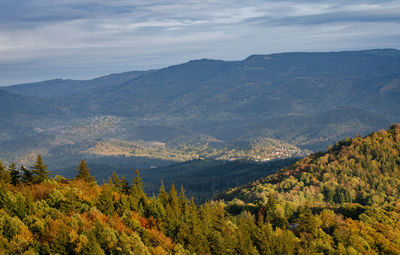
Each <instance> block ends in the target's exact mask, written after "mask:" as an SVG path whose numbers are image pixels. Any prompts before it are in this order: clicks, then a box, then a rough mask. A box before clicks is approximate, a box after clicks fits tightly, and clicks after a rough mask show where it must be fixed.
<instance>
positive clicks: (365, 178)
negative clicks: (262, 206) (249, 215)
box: [221, 124, 400, 206]
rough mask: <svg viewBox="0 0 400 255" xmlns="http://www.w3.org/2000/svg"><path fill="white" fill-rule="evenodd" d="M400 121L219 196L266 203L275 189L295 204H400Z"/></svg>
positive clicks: (286, 199) (343, 142) (337, 144)
mask: <svg viewBox="0 0 400 255" xmlns="http://www.w3.org/2000/svg"><path fill="white" fill-rule="evenodd" d="M399 151H400V124H395V125H392V126H391V127H390V129H389V130H380V131H377V132H373V133H372V134H370V135H368V136H366V137H360V136H357V137H355V138H347V139H344V140H342V141H340V142H338V143H336V144H335V145H334V146H333V147H330V148H329V149H328V150H327V151H326V152H319V153H315V154H312V155H310V156H308V157H306V158H304V159H301V160H299V161H298V162H296V163H295V164H293V165H292V166H290V167H288V168H285V169H282V170H280V171H279V172H277V173H275V174H272V175H269V176H267V177H265V178H262V179H259V180H257V181H255V182H252V183H249V184H247V185H244V186H241V187H237V188H234V189H231V190H229V191H227V192H226V193H224V194H222V195H221V198H223V199H225V200H227V201H231V200H233V199H239V200H242V201H245V202H247V203H249V202H251V203H256V202H261V203H263V202H266V201H267V200H268V195H269V194H273V195H274V196H275V197H277V198H278V200H281V201H285V202H287V203H291V204H294V205H297V206H298V205H301V204H304V203H310V204H313V206H326V205H327V204H328V205H335V204H336V205H339V204H343V203H357V204H360V205H379V206H388V205H397V206H398V205H399V203H400V196H399V194H400V190H399V187H400V186H399V185H398V184H399V183H400V156H399Z"/></svg>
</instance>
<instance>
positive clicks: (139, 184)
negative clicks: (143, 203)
mask: <svg viewBox="0 0 400 255" xmlns="http://www.w3.org/2000/svg"><path fill="white" fill-rule="evenodd" d="M130 193H131V195H132V196H134V197H135V198H137V199H140V198H141V197H142V196H143V195H144V191H143V181H142V179H141V178H140V176H139V170H136V175H135V177H134V178H133V181H132V186H131V191H130Z"/></svg>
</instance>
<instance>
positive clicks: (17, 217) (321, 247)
mask: <svg viewBox="0 0 400 255" xmlns="http://www.w3.org/2000/svg"><path fill="white" fill-rule="evenodd" d="M399 152H400V125H398V124H395V125H392V126H391V127H390V129H388V130H380V131H377V132H374V133H372V134H370V135H368V136H366V137H360V136H357V137H355V138H346V139H344V140H342V141H339V142H338V143H336V144H335V145H334V146H331V147H330V148H328V150H327V151H326V152H319V153H315V154H312V155H310V156H309V157H306V158H304V159H301V160H299V161H297V162H296V163H294V164H293V165H291V166H290V167H287V168H285V169H282V170H280V171H278V172H277V173H275V174H271V175H269V176H267V177H265V178H263V179H260V180H258V181H256V182H253V183H250V184H248V185H245V186H241V187H238V188H234V189H232V190H230V191H228V192H226V193H224V194H222V195H220V196H219V197H218V199H214V200H212V201H208V202H205V203H203V204H201V205H196V204H195V202H194V201H193V199H191V198H189V197H187V196H186V195H185V190H184V187H180V188H178V189H177V188H176V187H175V186H174V185H171V187H170V188H169V189H168V190H166V189H165V187H164V185H163V184H161V186H160V188H159V192H158V194H157V195H152V196H149V195H147V194H146V193H145V192H144V185H145V184H144V183H143V181H142V179H141V177H140V175H139V172H138V171H137V172H136V176H135V177H134V178H133V180H127V179H126V178H125V177H123V176H118V175H117V174H114V175H113V176H112V177H111V178H110V179H109V180H108V182H104V183H103V184H101V185H99V184H97V183H96V182H95V181H94V178H93V176H91V174H90V171H89V169H88V166H87V165H86V163H85V161H83V160H82V161H81V162H80V164H79V166H78V168H77V171H76V176H75V177H74V178H72V179H67V178H65V177H62V176H55V177H50V172H49V170H48V168H47V165H46V164H45V163H44V162H43V160H42V157H41V156H40V155H38V157H37V160H36V163H35V164H34V165H33V166H32V167H31V168H30V169H28V168H26V167H17V166H16V164H14V163H11V164H10V165H9V166H4V165H2V164H0V180H1V184H0V254H185V255H186V254H197V255H200V254H400V191H399V187H400V168H399V167H400V154H399Z"/></svg>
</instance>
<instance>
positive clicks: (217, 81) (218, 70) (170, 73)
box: [67, 49, 400, 150]
mask: <svg viewBox="0 0 400 255" xmlns="http://www.w3.org/2000/svg"><path fill="white" fill-rule="evenodd" d="M399 64H400V52H399V51H397V50H391V49H387V50H368V51H357V52H328V53H283V54H272V55H254V56H250V57H249V58H247V59H245V60H243V61H230V62H227V61H217V60H208V59H202V60H195V61H190V62H188V63H184V64H181V65H176V66H171V67H168V68H164V69H160V70H157V71H154V72H151V73H148V74H145V75H142V76H140V77H138V78H137V79H134V80H131V81H127V82H125V83H123V84H120V85H117V86H113V87H107V88H98V89H93V90H90V91H87V92H86V93H82V94H80V95H76V96H73V97H71V98H68V99H67V101H68V102H69V105H70V107H71V109H72V111H73V112H76V113H84V114H88V115H98V114H107V115H116V116H121V117H126V118H138V119H139V120H146V121H143V123H141V124H140V127H139V129H140V130H137V127H135V128H134V127H132V129H136V130H135V131H136V132H138V133H137V135H138V136H145V137H151V136H152V135H154V134H153V133H157V134H156V136H157V139H159V140H163V141H168V140H170V139H172V137H174V136H176V135H178V134H179V133H182V132H185V133H187V134H193V133H204V134H207V135H210V136H213V137H216V138H217V139H221V140H231V139H234V138H236V137H238V136H243V135H253V134H254V133H257V132H258V133H260V132H263V133H264V134H266V135H267V136H268V137H271V138H277V139H283V140H284V141H286V142H289V143H294V144H295V145H299V146H301V147H302V148H306V149H311V150H321V149H325V148H326V146H327V145H328V144H329V143H330V142H332V141H336V140H338V139H340V138H343V137H345V136H347V135H354V134H356V133H361V134H366V133H368V132H371V131H372V130H375V129H379V128H383V127H384V126H387V125H389V124H390V123H393V122H396V121H398V120H399V118H400V112H399V109H400V103H399V102H400V100H398V99H399V97H400V83H399V81H400V78H399V77H400V68H399V66H400V65H399ZM337 109H339V110H337ZM343 109H344V110H343ZM325 114H329V115H330V116H331V117H332V118H331V119H330V123H329V124H326V123H324V122H322V121H321V120H320V116H321V115H322V116H323V115H325ZM377 116H379V120H378V119H377V118H376V117H377ZM347 120H351V123H346V122H347ZM293 123H296V125H295V127H296V129H297V130H294V131H293V132H294V133H295V136H296V138H294V137H293V136H292V137H291V135H290V134H288V132H285V134H282V132H279V131H280V129H295V128H294V125H293ZM299 123H300V125H298V124H299ZM380 123H381V124H380ZM314 125H317V126H318V127H320V128H322V129H325V130H326V133H325V134H318V133H316V132H315V130H316V129H315V128H314ZM278 127H279V128H278ZM142 130H145V132H143V131H142ZM174 130H175V131H176V132H174ZM136 132H132V135H134V134H135V133H136ZM148 133H150V134H148ZM297 140H307V141H309V142H308V143H306V144H304V145H303V144H302V143H301V142H300V143H297Z"/></svg>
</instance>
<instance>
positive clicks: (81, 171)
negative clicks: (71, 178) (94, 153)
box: [75, 159, 94, 182]
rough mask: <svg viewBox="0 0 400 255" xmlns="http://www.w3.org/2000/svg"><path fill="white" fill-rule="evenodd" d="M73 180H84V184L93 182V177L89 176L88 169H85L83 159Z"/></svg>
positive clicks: (85, 165)
mask: <svg viewBox="0 0 400 255" xmlns="http://www.w3.org/2000/svg"><path fill="white" fill-rule="evenodd" d="M75 179H80V180H84V181H85V182H94V177H93V176H92V175H90V169H89V168H88V167H87V164H86V162H85V160H83V159H82V160H81V162H80V164H79V166H78V175H77V176H76V177H75Z"/></svg>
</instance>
